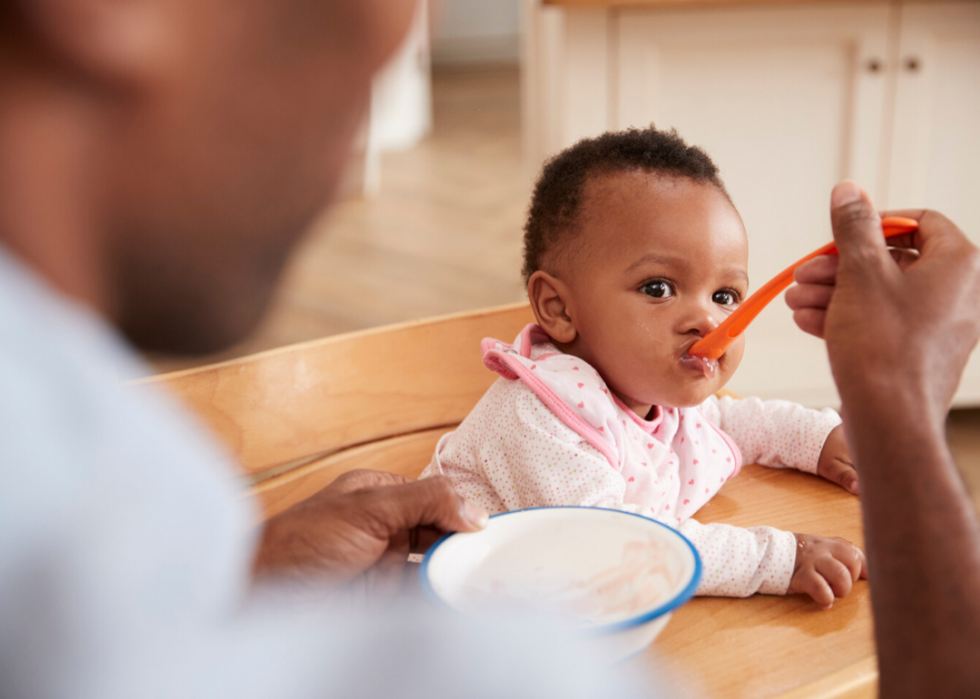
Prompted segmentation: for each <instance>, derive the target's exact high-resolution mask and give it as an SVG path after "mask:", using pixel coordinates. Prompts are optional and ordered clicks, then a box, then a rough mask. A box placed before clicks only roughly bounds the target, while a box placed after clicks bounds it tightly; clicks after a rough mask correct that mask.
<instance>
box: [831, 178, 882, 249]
mask: <svg viewBox="0 0 980 699" xmlns="http://www.w3.org/2000/svg"><path fill="white" fill-rule="evenodd" d="M830 222H831V225H832V226H833V228H834V241H835V242H836V243H837V249H838V250H839V251H840V257H841V265H846V266H850V265H851V264H852V263H854V262H858V263H862V264H863V263H866V262H868V261H870V260H873V259H875V258H884V257H885V256H887V255H888V249H887V247H886V245H885V239H884V236H883V235H882V232H881V217H880V216H879V215H878V212H877V211H875V207H874V204H872V203H871V197H869V196H868V193H867V192H865V191H864V190H863V189H861V187H859V186H858V185H857V184H856V183H854V182H851V181H850V180H844V181H843V182H840V183H838V185H837V186H836V187H834V191H833V193H832V194H831V195H830Z"/></svg>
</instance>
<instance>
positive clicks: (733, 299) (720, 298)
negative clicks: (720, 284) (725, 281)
mask: <svg viewBox="0 0 980 699" xmlns="http://www.w3.org/2000/svg"><path fill="white" fill-rule="evenodd" d="M711 300H712V301H714V302H715V303H717V304H718V305H719V306H734V305H735V304H736V303H738V294H737V293H736V292H734V291H732V290H731V289H723V290H722V291H716V292H715V293H714V294H713V295H712V296H711Z"/></svg>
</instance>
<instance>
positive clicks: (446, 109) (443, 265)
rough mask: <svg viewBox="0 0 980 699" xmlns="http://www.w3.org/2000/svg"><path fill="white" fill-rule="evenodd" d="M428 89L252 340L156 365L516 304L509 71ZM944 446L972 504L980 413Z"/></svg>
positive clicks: (956, 427)
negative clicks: (414, 120) (421, 129)
mask: <svg viewBox="0 0 980 699" xmlns="http://www.w3.org/2000/svg"><path fill="white" fill-rule="evenodd" d="M433 93H434V121H435V128H434V131H433V133H432V135H431V136H430V137H429V138H427V139H426V140H425V141H424V142H422V143H421V144H419V145H418V146H416V147H414V148H412V149H410V150H407V151H404V152H400V153H389V154H386V155H385V156H384V159H383V163H382V184H381V191H380V193H379V194H378V195H377V196H375V197H373V198H371V199H367V200H363V199H361V200H355V201H344V202H341V203H340V204H338V205H336V206H335V207H333V209H332V210H331V211H330V212H329V213H327V214H325V215H324V216H323V217H322V219H321V220H319V221H317V222H316V223H315V224H314V225H313V226H312V229H311V230H310V233H309V235H308V237H307V239H306V240H305V242H304V243H303V245H302V246H301V247H300V249H299V250H298V251H297V253H296V255H295V256H294V258H293V261H292V264H291V265H290V267H289V269H288V270H287V272H286V275H285V278H284V283H283V285H282V287H281V290H280V292H279V294H278V296H277V297H276V299H275V302H274V304H273V307H272V310H271V312H270V313H269V315H268V317H267V318H266V320H265V322H264V323H263V324H262V325H261V326H260V327H259V328H258V330H257V331H256V332H255V334H254V335H253V336H252V337H250V338H249V339H248V340H246V341H245V342H244V343H242V344H241V345H239V346H237V347H235V348H233V349H232V350H230V351H228V352H225V353H224V354H222V355H220V356H215V357H205V358H199V359H196V360H193V361H188V360H174V359H170V358H160V357H157V358H153V363H154V366H155V367H156V369H157V370H161V371H162V370H169V369H175V368H182V367H188V366H193V365H195V364H206V363H210V362H213V361H216V360H219V359H227V358H232V357H236V356H242V355H245V354H251V353H253V352H257V351H260V350H263V349H269V348H272V347H278V346H281V345H286V344H291V343H294V342H300V341H303V340H310V339H314V338H318V337H323V336H325V335H333V334H336V333H342V332H348V331H351V330H357V329H361V328H367V327H373V326H377V325H384V324H388V323H395V322H399V321H404V320H411V319H416V318H423V317H426V316H433V315H440V314H444V313H451V312H454V311H462V310H468V309H473V308H481V307H486V306H493V305H498V304H504V303H510V302H512V301H519V300H522V299H523V298H525V297H524V289H523V286H522V284H521V280H520V272H519V270H520V257H521V245H520V241H521V227H522V225H523V220H524V214H525V208H526V206H527V200H528V195H529V187H528V182H527V180H526V178H525V175H524V173H523V170H522V166H521V144H520V102H519V99H520V97H519V94H520V90H519V78H518V71H517V68H516V67H507V66H504V67H488V68H478V69H473V68H469V69H460V68H456V69H442V70H438V71H437V72H436V73H435V74H434V76H433ZM949 441H950V446H951V448H952V450H953V454H954V456H955V457H956V459H957V463H958V464H959V465H960V467H961V469H962V470H963V471H964V474H965V476H966V480H967V482H968V485H970V487H971V491H972V493H973V494H974V499H975V501H977V502H978V503H980V410H963V411H956V412H955V413H954V414H953V416H952V417H951V419H950V423H949Z"/></svg>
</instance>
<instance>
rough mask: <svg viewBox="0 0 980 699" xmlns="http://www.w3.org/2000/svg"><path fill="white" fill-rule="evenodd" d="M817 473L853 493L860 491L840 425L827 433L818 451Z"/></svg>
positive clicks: (856, 493) (849, 451)
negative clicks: (821, 448)
mask: <svg viewBox="0 0 980 699" xmlns="http://www.w3.org/2000/svg"><path fill="white" fill-rule="evenodd" d="M817 475H818V476H820V477H821V478H826V479H827V480H828V481H830V482H831V483H836V484H837V485H839V486H840V487H841V488H843V489H844V490H847V491H849V492H851V493H854V494H855V495H858V494H859V493H860V489H859V487H858V475H857V471H856V470H855V469H854V461H853V460H852V459H851V450H850V449H848V448H847V439H846V438H845V437H844V428H843V427H842V426H841V425H838V426H837V427H835V428H834V429H833V430H832V431H831V433H830V434H829V435H827V441H826V442H824V444H823V450H822V451H821V452H820V461H819V462H817Z"/></svg>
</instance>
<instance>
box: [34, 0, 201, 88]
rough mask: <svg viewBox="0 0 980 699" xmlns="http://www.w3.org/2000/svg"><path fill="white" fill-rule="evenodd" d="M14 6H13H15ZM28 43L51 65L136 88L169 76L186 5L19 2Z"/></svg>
mask: <svg viewBox="0 0 980 699" xmlns="http://www.w3.org/2000/svg"><path fill="white" fill-rule="evenodd" d="M16 1H17V0H15V2H16ZM17 4H18V5H19V7H18V8H17V10H18V11H19V12H18V13H19V15H20V17H21V19H22V21H23V23H24V25H25V26H24V27H23V29H24V31H25V33H26V35H27V37H26V39H27V41H28V42H29V43H32V44H34V48H35V50H36V51H37V52H38V53H39V54H40V55H42V56H47V57H48V59H49V60H50V61H51V63H52V64H54V65H56V66H59V67H62V68H64V69H66V70H68V71H70V72H71V73H74V74H76V75H78V76H80V77H82V78H88V79H91V80H93V81H94V82H104V83H106V84H120V85H126V84H136V83H140V82H142V81H143V80H144V79H146V78H148V77H151V76H153V77H155V76H158V75H159V74H160V73H161V72H165V71H168V70H171V69H172V68H173V67H174V62H175V61H176V60H178V58H179V57H178V53H179V51H180V47H181V40H182V38H184V37H182V35H181V32H182V31H186V29H187V25H186V24H184V23H186V22H189V21H190V20H191V19H192V17H191V15H192V12H190V11H189V8H188V3H184V2H169V1H168V0H20V1H19V2H18V3H17Z"/></svg>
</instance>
